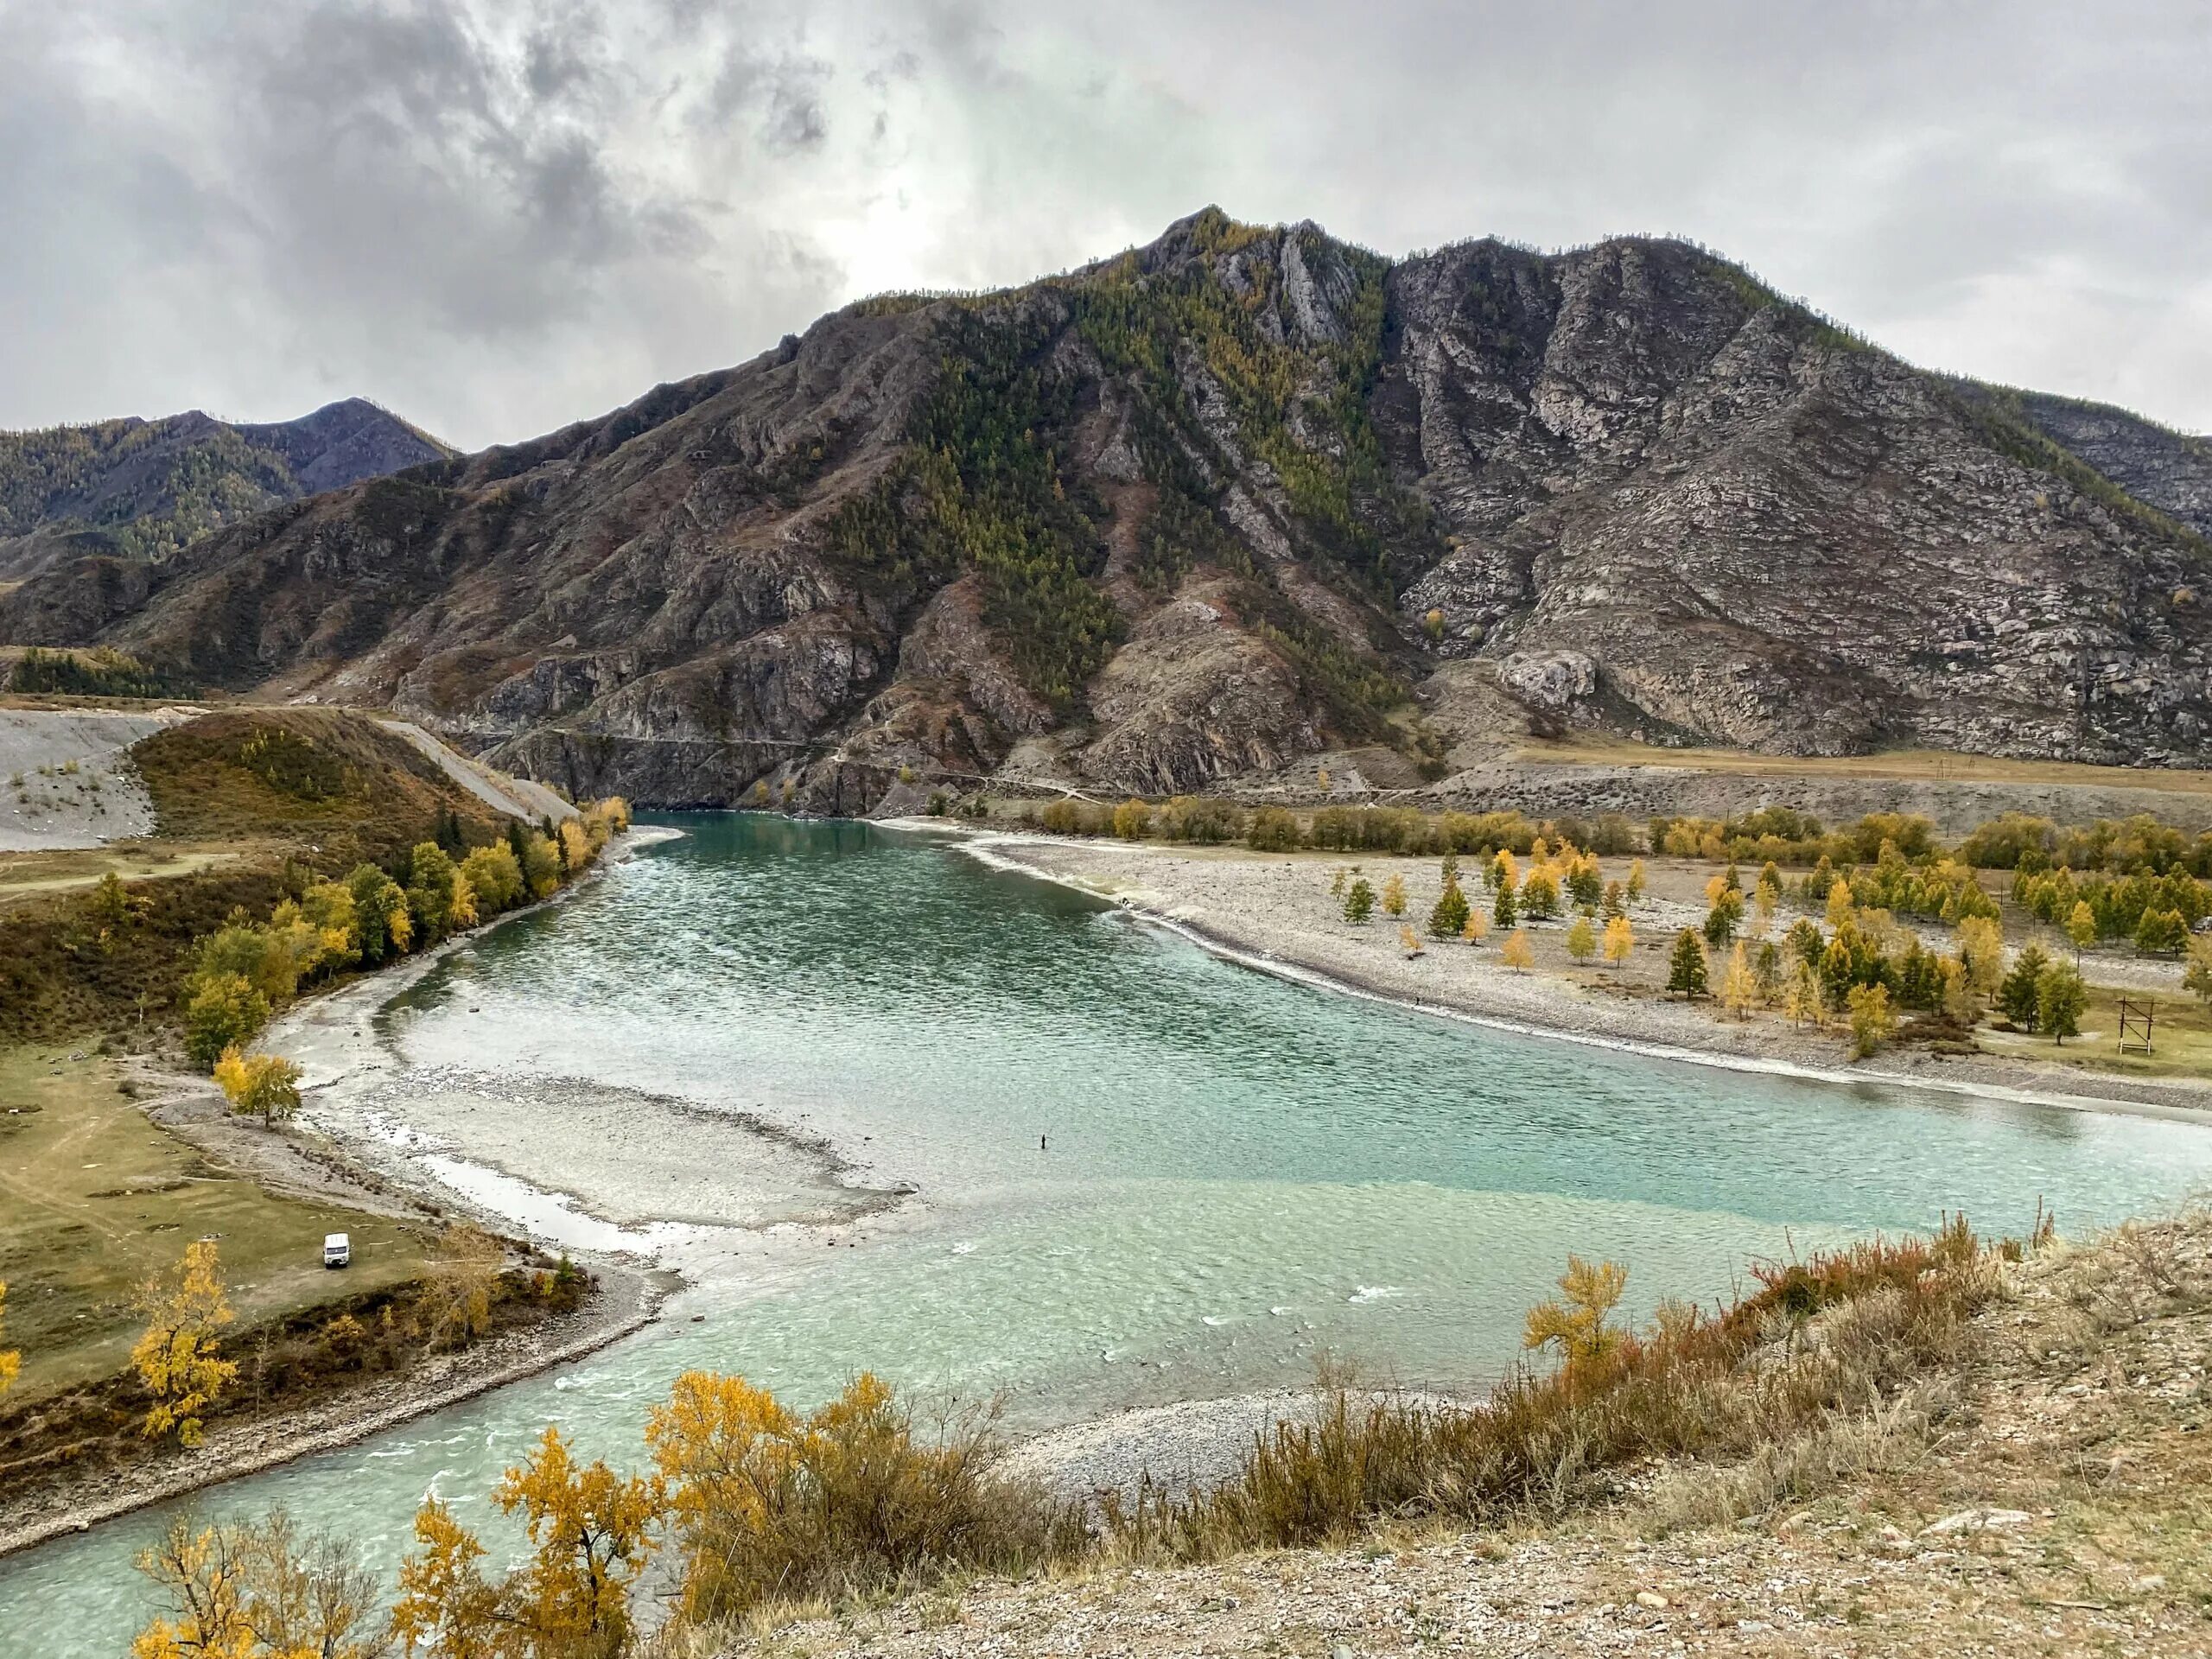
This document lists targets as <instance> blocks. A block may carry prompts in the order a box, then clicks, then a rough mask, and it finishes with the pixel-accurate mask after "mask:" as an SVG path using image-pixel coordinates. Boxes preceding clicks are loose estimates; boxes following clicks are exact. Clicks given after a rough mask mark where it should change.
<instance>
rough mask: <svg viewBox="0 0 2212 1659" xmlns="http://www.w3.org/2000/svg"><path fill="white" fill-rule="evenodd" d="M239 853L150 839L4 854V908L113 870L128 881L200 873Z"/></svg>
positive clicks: (86, 883)
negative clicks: (179, 846) (181, 845)
mask: <svg viewBox="0 0 2212 1659" xmlns="http://www.w3.org/2000/svg"><path fill="white" fill-rule="evenodd" d="M237 858H238V854H237V853H236V852H233V851H232V850H230V849H227V848H217V847H197V848H171V847H164V846H162V845H159V844H158V843H155V842H130V843H127V844H124V845H121V846H111V847H86V848H67V849H57V850H54V851H51V852H46V851H41V852H23V853H0V910H5V909H7V908H8V907H9V906H10V905H12V904H16V903H19V902H21V901H22V900H25V899H35V898H37V897H39V896H41V894H46V893H66V892H68V891H70V890H72V889H74V888H86V887H92V886H94V885H95V884H96V883H98V882H99V879H100V878H101V877H102V876H104V875H107V874H114V875H115V876H116V877H117V878H118V880H124V881H158V880H162V879H163V878H165V877H174V876H181V875H197V874H200V872H201V871H202V870H207V869H212V868H215V867H216V866H218V865H222V864H228V863H231V862H232V861H235V860H236V859H237Z"/></svg>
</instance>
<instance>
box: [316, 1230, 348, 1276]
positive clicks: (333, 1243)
mask: <svg viewBox="0 0 2212 1659" xmlns="http://www.w3.org/2000/svg"><path fill="white" fill-rule="evenodd" d="M322 1265H323V1266H324V1267H326V1268H346V1267H351V1266H352V1265H353V1239H352V1237H351V1236H348V1235H346V1234H345V1233H325V1234H324V1235H323V1236H322Z"/></svg>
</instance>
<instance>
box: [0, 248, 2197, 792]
mask: <svg viewBox="0 0 2212 1659" xmlns="http://www.w3.org/2000/svg"><path fill="white" fill-rule="evenodd" d="M342 448H343V446H342V445H334V446H333V452H334V453H336V452H338V451H340V450H342ZM313 464H314V463H312V462H310V463H308V465H309V466H310V467H311V466H312V465H313ZM2208 478H2212V471H2208V470H2207V469H2206V467H2205V466H2204V461H2203V447H2202V445H2198V444H2196V443H2195V442H2194V441H2191V440H2185V439H2181V438H2179V437H2177V435H2173V434H2171V433H2165V432H2163V431H2162V430H2161V429H2158V428H2155V427H2152V426H2151V425H2150V424H2149V423H2144V422H2139V421H2136V420H2134V418H2133V417H2132V416H2123V415H2120V414H2119V413H2118V412H2117V411H2113V410H2092V409H2088V407H2087V406H2082V405H2075V404H2065V403H2063V401H2062V400H2056V399H2044V398H2038V397H2035V396H2033V395H2031V394H2015V393H2005V392H1999V391H1993V390H1992V389H1989V388H1982V387H1974V386H1969V385H1964V384H1962V383H1959V382H1956V381H1952V380H1947V379H1944V378H1939V377H1936V376H1932V375H1929V374H1926V373H1923V372H1920V371H1918V370H1916V369H1914V368H1912V367H1911V366H1910V365H1906V364H1904V363H1901V362H1899V361H1897V359H1894V358H1891V357H1889V356H1887V355H1886V354H1885V353H1880V352H1878V351H1875V350H1873V349H1872V348H1869V347H1868V346H1865V345H1864V344H1863V343H1861V342H1859V341H1858V340H1854V339H1853V338H1852V337H1851V336H1849V335H1848V334H1846V333H1844V332H1843V331H1841V330H1840V329H1838V328H1836V327H1834V326H1833V325H1830V324H1827V323H1826V322H1824V321H1821V320H1820V319H1818V318H1815V317H1814V316H1812V315H1809V314H1808V313H1806V312H1804V311H1803V310H1802V308H1798V307H1796V306H1794V305H1792V304H1789V303H1788V302H1783V301H1782V300H1780V299H1778V298H1777V296H1773V295H1772V294H1770V293H1769V292H1767V291H1766V290H1765V289H1763V288H1761V287H1760V286H1759V285H1758V283H1755V282H1754V281H1752V280H1751V278H1749V277H1747V276H1745V274H1744V273H1743V272H1741V271H1740V270H1737V269H1735V268H1734V267H1732V266H1730V265H1728V264H1726V263H1725V262H1723V261H1721V260H1719V259H1718V258H1715V257H1713V256H1712V255H1710V254H1708V253H1706V252H1704V251H1701V250H1699V249H1696V248H1694V247H1690V246H1688V245H1682V244H1680V243H1675V242H1668V241H1655V240H1647V239H1639V238H1627V239H1622V240H1617V241H1612V242H1608V243H1605V244H1602V245H1599V246H1596V247H1592V248H1587V249H1583V250H1580V251H1575V252H1572V253H1567V254H1560V255H1540V254H1537V253H1534V252H1531V251H1527V250H1522V249H1517V248H1513V247H1510V246H1507V245H1503V244H1500V243H1497V242H1478V243H1471V244H1467V245H1462V246H1459V247H1453V248H1447V249H1445V250H1442V251H1439V252H1436V253H1433V254H1428V255H1423V256H1421V257H1417V258H1413V259H1408V260H1406V261H1402V262H1400V263H1398V264H1389V263H1388V262H1386V261H1383V260H1382V259H1380V258H1378V257H1376V256H1373V255H1370V254H1367V253H1364V252H1363V251H1359V250H1357V249H1353V248H1350V247H1347V246H1345V245H1342V244H1338V243H1337V242H1334V241H1332V239H1331V238H1328V237H1327V236H1326V235H1325V234H1324V233H1323V232H1320V231H1319V229H1318V228H1317V227H1315V226H1311V225H1300V226H1292V227H1289V228H1287V229H1278V230H1262V229H1255V228H1253V227H1249V226H1238V225H1235V224H1233V223H1231V222H1230V221H1229V220H1228V219H1225V218H1224V217H1223V216H1222V215H1220V214H1219V213H1214V212H1212V211H1211V210H1209V211H1208V212H1206V213H1200V214H1196V215H1193V216H1192V218H1191V219H1186V220H1184V221H1181V222H1179V224H1177V225H1176V226H1173V227H1171V228H1170V230H1169V231H1168V232H1167V233H1166V235H1165V236H1163V237H1162V238H1160V240H1159V241H1157V242H1155V243H1154V244H1152V245H1149V246H1147V247H1145V248H1141V249H1138V250H1135V251H1131V252H1130V253H1128V254H1125V255H1123V256H1121V257H1118V258H1116V259H1112V260H1107V261H1103V262H1101V263H1099V264H1096V265H1093V266H1089V267H1086V268H1084V269H1083V270H1078V271H1076V272H1074V273H1072V274H1071V275H1069V276H1066V277H1056V278H1051V279H1047V280H1046V281H1045V282H1042V283H1037V284H1034V285H1033V286H1031V287H1030V288H1027V289H1020V290H1017V291H1014V292H1012V293H1009V294H1006V295H1000V296H983V297H981V298H977V299H942V300H919V299H917V300H899V299H893V300H884V301H875V302H863V303H862V304H860V305H857V306H854V307H851V308H848V309H846V310H844V311H842V312H839V313H837V314H836V315H832V316H829V317H826V318H824V319H823V320H822V321H820V322H818V323H817V324H816V325H815V327H812V328H811V329H810V330H809V331H808V332H807V334H805V335H804V337H803V338H798V339H791V340H785V342H784V343H783V344H782V345H780V346H778V347H777V348H776V349H775V350H773V351H772V352H769V353H765V354H763V355H762V356H761V357H760V358H758V359H754V360H753V362H751V363H748V364H746V365H742V366H741V367H739V368H735V369H731V370H727V371H723V372H717V373H714V374H709V375H704V376H701V377H699V378H696V379H693V380H690V381H685V382H682V383H679V384H677V385H668V386H664V387H660V388H658V389H657V390H656V391H653V392H652V393H650V394H648V395H647V396H646V397H643V398H641V399H639V401H638V402H637V403H636V404H632V405H630V406H629V407H627V408H626V409H623V410H617V411H615V412H614V413H613V414H611V415H609V416H606V417H604V418H603V419H601V420H597V421H591V422H585V423H579V424H577V425H575V426H572V427H569V428H568V429H564V430H563V431H561V432H557V433H554V434H551V435H548V436H547V437H544V438H543V439H539V440H537V441H536V442H532V443H529V444H524V445H519V446H515V447H511V448H497V449H493V450H488V451H486V452H485V453H484V454H479V455H474V456H468V457H459V458H453V459H449V460H444V461H438V462H435V463H434V464H430V465H425V466H419V467H413V468H411V469H410V470H409V471H407V472H406V473H404V474H401V475H399V476H396V477H391V478H384V479H378V480H370V481H365V482H357V483H353V484H351V485H349V486H346V487H345V488H343V489H340V490H337V491H335V492H334V493H329V494H326V495H322V496H318V497H315V498H314V499H310V500H307V501H303V502H299V503H295V504H291V505H283V506H279V507H277V508H276V509H275V510H273V511H271V512H268V513H265V514H264V515H262V516H260V517H258V518H253V519H251V520H250V521H248V522H245V523H243V524H235V525H232V526H230V527H228V528H226V529H223V530H221V531H218V532H217V533H215V534H213V535H209V536H207V537H201V538H200V539H199V540H197V541H195V542H194V543H191V544H190V545H188V546H186V547H184V548H182V549H181V550H178V551H176V552H175V553H174V554H173V555H171V556H168V557H166V558H164V559H162V561H160V562H158V563H130V562H128V561H118V560H116V559H114V558H111V557H110V558H105V559H103V558H102V557H100V556H86V555H85V554H84V553H82V552H81V551H79V553H77V554H75V555H73V556H68V557H65V558H62V559H60V560H59V561H57V562H55V563H54V566H53V568H51V569H48V570H47V571H45V572H44V573H43V574H41V575H37V576H36V577H35V578H34V579H32V580H30V581H29V582H26V583H25V584H24V585H23V586H22V588H21V589H20V590H18V591H16V593H14V594H10V595H7V596H5V597H0V639H4V640H10V641H14V642H19V643H56V644H86V643H106V644H114V645H120V646H123V647H124V648H126V649H129V650H131V651H133V652H137V653H138V654H140V655H142V656H143V657H145V658H148V659H149V660H150V661H153V662H156V663H157V664H161V665H162V666H164V667H166V668H168V669H170V670H171V671H175V672H178V673H181V674H185V675H188V676H195V677H200V678H202V679H205V680H207V681H209V682H213V683H219V684H223V685H227V686H234V687H241V688H244V687H259V688H263V689H264V690H266V691H267V692H268V693H269V694H270V695H276V696H291V697H303V698H325V699H343V700H346V701H351V702H369V703H378V704H383V705H388V706H390V707H391V708H392V709H394V710H395V711H397V713H399V714H401V715H404V716H405V717H407V718H409V719H412V720H416V721H419V722H421V723H422V724H423V725H424V726H425V727H426V728H430V729H432V730H435V731H436V732H438V733H439V734H442V736H444V737H446V738H448V740H449V741H457V742H461V743H465V744H467V745H468V746H470V747H473V748H474V749H476V750H478V751H480V752H483V753H488V754H489V756H490V757H491V758H492V759H493V760H495V761H496V762H497V763H498V764H499V765H500V766H505V767H506V768H508V769H510V770H512V771H515V772H521V773H526V774H528V775H531V776H534V777H538V778H543V779H549V780H551V781H556V782H559V783H561V784H563V785H566V786H568V787H569V788H571V789H573V790H576V791H588V792H600V791H607V790H619V791H621V792H624V793H626V794H629V795H631V796H632V798H637V799H639V800H644V801H648V802H660V803H669V804H677V803H683V804H713V803H726V802H734V801H738V800H741V799H743V798H748V797H749V796H750V795H751V794H752V792H753V791H754V790H755V789H756V788H758V787H759V786H761V785H766V786H767V787H768V788H770V789H771V790H772V791H774V792H775V793H776V794H777V795H778V796H779V798H780V796H781V795H782V794H783V792H784V791H785V788H786V787H788V788H789V790H790V791H791V796H792V798H793V799H795V800H796V801H798V802H799V803H800V804H807V805H811V806H814V807H817V808H819V809H821V810H836V811H860V810H869V809H870V808H872V807H874V805H876V804H878V803H880V802H883V801H885V800H886V799H887V798H888V799H891V800H893V802H897V801H906V800H910V799H911V798H913V797H914V796H915V795H916V794H917V793H918V791H925V790H927V789H933V788H937V787H950V788H953V789H964V788H968V787H970V786H972V785H974V784H975V783H976V782H977V781H979V780H982V779H988V778H989V777H991V776H993V775H994V774H996V773H999V772H1001V771H1007V772H1012V773H1018V774H1019V775H1020V776H1021V777H1022V778H1024V779H1058V780H1059V781H1061V782H1064V783H1067V784H1071V785H1080V786H1088V787H1091V788H1094V789H1096V790H1098V791H1146V792H1162V791H1187V790H1196V789H1205V788H1208V787H1214V786H1218V785H1222V784H1223V783H1224V781H1226V780H1231V779H1236V778H1238V777H1240V776H1243V775H1246V774H1250V773H1255V772H1260V773H1275V772H1281V771H1282V770H1283V769H1284V768H1286V767H1290V766H1296V765H1298V764H1299V763H1300V760H1301V758H1302V757H1310V756H1312V755H1313V754H1315V753H1319V752H1324V751H1327V752H1341V751H1344V750H1346V749H1357V748H1359V747H1361V746H1368V752H1370V753H1379V751H1378V750H1376V748H1375V747H1374V746H1376V745H1384V746H1389V745H1397V746H1402V747H1403V748H1404V751H1405V756H1406V759H1405V760H1403V761H1398V762H1395V763H1394V765H1395V767H1396V768H1397V769H1400V770H1405V771H1406V772H1408V775H1411V766H1412V763H1413V762H1414V761H1416V760H1427V758H1428V757H1430V756H1432V755H1433V753H1434V751H1435V749H1436V747H1437V745H1436V739H1437V737H1438V736H1439V735H1441V736H1443V737H1444V738H1446V739H1447V740H1448V739H1450V738H1452V737H1455V736H1456V737H1458V738H1459V739H1461V740H1462V746H1463V747H1466V741H1467V740H1470V739H1471V738H1474V737H1478V736H1479V735H1480V734H1475V733H1469V732H1465V731H1458V730H1446V731H1444V732H1442V733H1441V734H1439V733H1437V732H1436V731H1433V730H1428V729H1425V728H1423V726H1422V724H1421V714H1422V707H1421V705H1418V704H1414V703H1412V702H1410V701H1409V700H1410V699H1411V697H1412V691H1411V688H1412V687H1414V686H1415V685H1417V684H1421V683H1430V684H1432V686H1433V685H1434V684H1438V683H1442V680H1443V679H1444V678H1445V677H1447V676H1446V673H1445V672H1444V671H1449V673H1452V674H1457V673H1459V672H1460V671H1465V672H1467V673H1471V674H1472V675H1474V676H1476V677H1477V681H1476V682H1469V683H1468V684H1469V689H1468V690H1466V693H1465V695H1459V694H1454V695H1453V696H1451V697H1448V698H1441V699H1440V700H1438V701H1433V702H1431V703H1430V704H1428V705H1427V708H1428V709H1429V710H1430V712H1432V713H1433V715H1435V717H1436V718H1437V719H1439V720H1446V721H1468V720H1474V721H1484V720H1490V719H1492V718H1496V719H1497V720H1499V721H1502V722H1504V723H1505V724H1507V725H1510V727H1511V728H1512V729H1513V730H1514V731H1515V732H1518V731H1519V730H1521V729H1522V727H1523V725H1524V724H1525V723H1528V722H1536V723H1540V724H1541V725H1542V726H1544V727H1546V728H1551V727H1585V728H1593V729H1605V730H1609V731H1614V732H1618V733H1621V734H1629V735H1636V736H1642V737H1644V738H1646V739H1647V740H1648V741H1653V742H1662V743H1667V744H1670V745H1693V746H1694V745H1695V744H1698V743H1717V744H1727V745H1733V746H1741V747H1751V748H1757V749H1764V750H1770V751H1774V752H1778V753H1805V754H1840V753H1853V752H1858V751H1863V750H1866V749H1868V748H1872V747H1881V746H1885V745H1892V744H1910V745H1923V746H1930V747H1949V748H1955V749H1965V750H1974V751H1980V752H1986V753H1999V754H2009V755H2023V756H2055V757H2064V758H2077V759H2084V760H2108V761H2125V762H2130V763H2142V764H2152V765H2179V766H2203V765H2205V764H2207V763H2208V761H2212V747H2208V744H2212V608H2208V607H2212V571H2208V564H2212V552H2208V549H2207V546H2206V543H2205V542H2204V540H2203V532H2204V529H2205V507H2206V502H2207V500H2208V499H2212V486H2208V485H2207V480H2208ZM1477 682H1478V686H1477ZM1454 683H1457V682H1454ZM1378 769H1379V770H1380V771H1385V772H1387V771H1390V770H1392V769H1393V768H1392V766H1380V767H1379V768H1369V770H1378ZM1340 770H1341V768H1340Z"/></svg>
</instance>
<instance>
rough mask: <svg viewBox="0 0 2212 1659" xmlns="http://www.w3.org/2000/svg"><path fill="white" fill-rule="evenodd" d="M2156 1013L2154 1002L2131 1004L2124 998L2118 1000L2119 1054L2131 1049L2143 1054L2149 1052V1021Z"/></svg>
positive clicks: (2156, 1005) (2156, 1007)
mask: <svg viewBox="0 0 2212 1659" xmlns="http://www.w3.org/2000/svg"><path fill="white" fill-rule="evenodd" d="M2157 1013H2158V1004H2157V1003H2155V1002H2131V1001H2128V1000H2127V999H2126V997H2122V998H2120V1052H2121V1053H2123V1054H2125V1053H2126V1052H2127V1051H2128V1050H2130V1049H2131V1048H2139V1049H2141V1050H2142V1051H2143V1052H2145V1054H2148V1053H2149V1052H2151V1021H2152V1016H2153V1015H2155V1014H2157Z"/></svg>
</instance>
